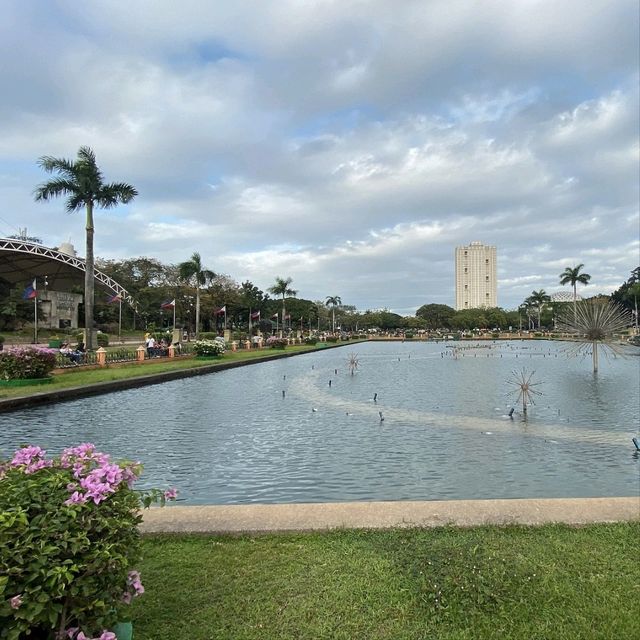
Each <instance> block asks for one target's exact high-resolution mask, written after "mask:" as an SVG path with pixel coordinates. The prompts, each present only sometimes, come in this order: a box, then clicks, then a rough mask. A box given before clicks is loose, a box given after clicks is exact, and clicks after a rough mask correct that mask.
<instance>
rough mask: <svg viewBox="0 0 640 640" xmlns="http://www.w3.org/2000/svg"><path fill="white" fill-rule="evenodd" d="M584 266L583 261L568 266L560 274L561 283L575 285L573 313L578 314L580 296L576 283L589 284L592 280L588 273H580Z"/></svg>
mask: <svg viewBox="0 0 640 640" xmlns="http://www.w3.org/2000/svg"><path fill="white" fill-rule="evenodd" d="M582 267H584V265H583V264H582V263H580V264H579V265H576V266H575V267H573V269H572V268H571V267H567V268H566V269H565V270H564V271H563V272H562V273H561V274H560V276H559V277H560V284H561V285H563V286H564V285H565V284H570V285H571V286H572V287H573V315H574V316H575V314H576V300H577V298H578V292H577V290H576V284H577V283H578V282H579V283H580V284H584V285H585V286H586V285H587V284H589V280H591V276H590V275H589V274H588V273H580V270H581V269H582Z"/></svg>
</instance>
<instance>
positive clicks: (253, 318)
mask: <svg viewBox="0 0 640 640" xmlns="http://www.w3.org/2000/svg"><path fill="white" fill-rule="evenodd" d="M251 319H252V320H260V312H259V311H256V312H255V313H252V314H251Z"/></svg>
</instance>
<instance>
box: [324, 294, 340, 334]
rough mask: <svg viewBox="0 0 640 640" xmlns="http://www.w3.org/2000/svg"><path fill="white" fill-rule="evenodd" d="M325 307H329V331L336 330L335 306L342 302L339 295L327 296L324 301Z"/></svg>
mask: <svg viewBox="0 0 640 640" xmlns="http://www.w3.org/2000/svg"><path fill="white" fill-rule="evenodd" d="M324 303H325V305H326V306H327V307H331V332H332V333H335V332H336V307H338V306H340V305H341V304H342V299H341V298H340V296H327V299H326V300H325V301H324Z"/></svg>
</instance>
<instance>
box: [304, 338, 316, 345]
mask: <svg viewBox="0 0 640 640" xmlns="http://www.w3.org/2000/svg"><path fill="white" fill-rule="evenodd" d="M316 342H318V340H317V339H316V338H305V339H304V343H305V344H308V345H315V344H316Z"/></svg>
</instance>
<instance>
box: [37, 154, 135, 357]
mask: <svg viewBox="0 0 640 640" xmlns="http://www.w3.org/2000/svg"><path fill="white" fill-rule="evenodd" d="M38 166H39V167H40V168H42V169H44V170H45V171H46V172H47V173H53V174H57V175H56V177H55V178H53V179H51V180H49V181H48V182H43V183H42V184H41V185H39V186H38V187H36V189H35V191H34V192H33V195H34V197H35V200H36V201H40V200H45V201H46V200H50V199H51V198H55V197H58V196H69V197H68V198H67V202H66V208H67V211H68V212H69V213H71V212H73V211H78V210H79V209H82V208H83V207H84V208H85V210H86V214H87V216H86V225H85V230H86V243H87V244H86V246H87V248H86V256H85V275H84V326H85V329H86V333H87V348H88V349H93V347H94V346H95V344H94V332H93V304H94V299H93V298H94V272H95V266H94V257H93V235H94V227H93V208H94V207H99V208H101V209H111V208H112V207H115V206H116V205H117V204H118V203H124V204H126V203H127V202H131V200H133V199H134V198H135V197H136V196H137V195H138V192H137V191H136V189H135V188H134V187H132V186H131V185H130V184H127V183H125V182H111V183H109V184H105V183H104V179H103V176H102V172H101V171H100V169H99V168H98V165H97V164H96V156H95V154H94V153H93V151H92V150H91V149H90V148H89V147H80V149H79V150H78V156H77V159H76V160H75V161H73V160H65V159H64V158H53V157H51V156H42V157H41V158H40V159H39V160H38Z"/></svg>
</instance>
